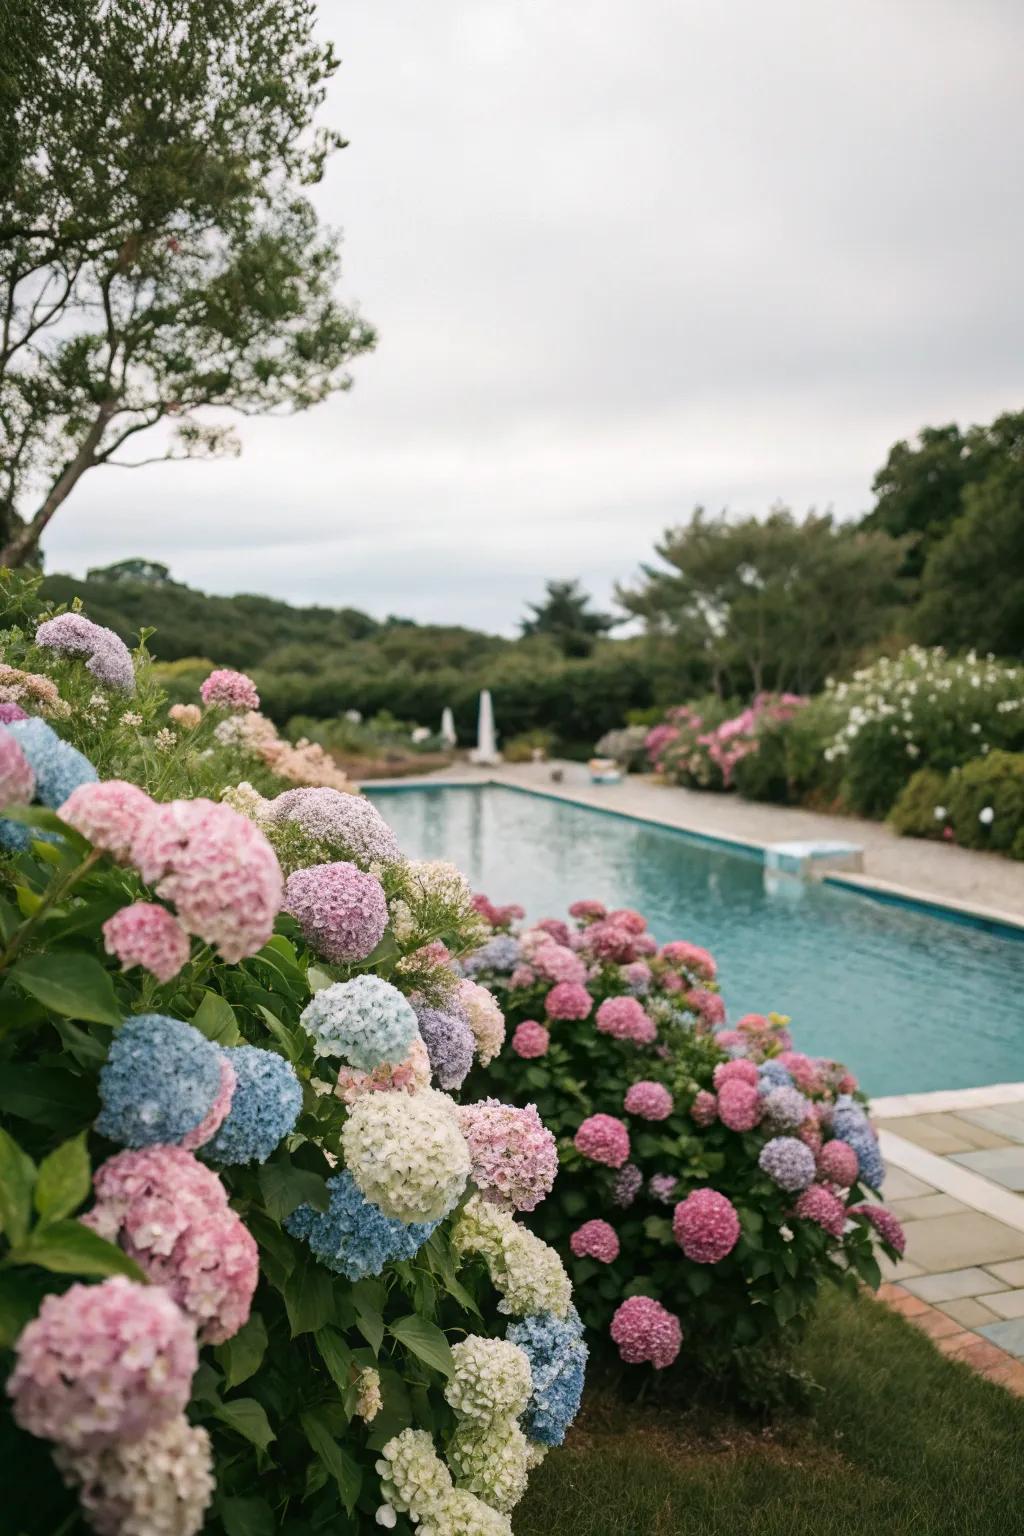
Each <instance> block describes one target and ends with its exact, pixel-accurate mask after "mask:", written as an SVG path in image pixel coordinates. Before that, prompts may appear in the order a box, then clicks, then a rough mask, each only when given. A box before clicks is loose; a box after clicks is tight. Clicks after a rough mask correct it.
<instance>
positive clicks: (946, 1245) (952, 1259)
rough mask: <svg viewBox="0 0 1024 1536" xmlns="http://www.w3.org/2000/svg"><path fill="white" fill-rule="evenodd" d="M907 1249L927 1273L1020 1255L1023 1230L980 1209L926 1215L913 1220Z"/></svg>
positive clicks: (1023, 1244) (1015, 1257) (1022, 1255)
mask: <svg viewBox="0 0 1024 1536" xmlns="http://www.w3.org/2000/svg"><path fill="white" fill-rule="evenodd" d="M907 1253H908V1255H909V1256H910V1257H912V1259H913V1261H914V1263H915V1264H920V1265H921V1267H922V1268H923V1269H926V1270H927V1271H928V1272H929V1273H930V1274H934V1273H936V1272H938V1271H940V1270H949V1269H962V1268H964V1267H965V1266H966V1265H968V1264H971V1263H974V1264H990V1263H992V1262H993V1261H998V1260H1000V1259H1020V1258H1024V1232H1017V1231H1015V1230H1014V1229H1013V1228H1012V1227H1007V1226H1004V1224H1003V1223H1002V1222H1001V1221H996V1220H995V1219H994V1218H993V1217H992V1216H985V1215H984V1214H982V1213H981V1212H980V1211H968V1213H967V1214H966V1215H965V1216H930V1217H926V1218H925V1219H924V1221H915V1222H914V1223H913V1224H912V1226H911V1239H910V1240H909V1241H908V1244H907Z"/></svg>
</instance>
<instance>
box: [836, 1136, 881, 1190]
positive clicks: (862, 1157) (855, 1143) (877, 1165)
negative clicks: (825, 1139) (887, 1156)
mask: <svg viewBox="0 0 1024 1536" xmlns="http://www.w3.org/2000/svg"><path fill="white" fill-rule="evenodd" d="M836 1134H837V1136H838V1138H839V1140H840V1141H845V1142H846V1144H847V1146H849V1147H852V1148H853V1150H854V1151H855V1152H856V1154H857V1164H858V1168H859V1173H860V1178H861V1181H862V1182H863V1183H865V1184H869V1185H870V1186H871V1188H872V1189H874V1190H880V1189H881V1187H882V1181H883V1179H884V1178H885V1163H884V1162H883V1161H882V1154H881V1152H880V1151H879V1150H878V1142H877V1141H876V1140H875V1138H874V1137H873V1136H872V1134H871V1132H870V1131H869V1130H868V1128H867V1126H866V1125H865V1126H864V1127H863V1129H859V1130H850V1131H838V1132H837V1133H836Z"/></svg>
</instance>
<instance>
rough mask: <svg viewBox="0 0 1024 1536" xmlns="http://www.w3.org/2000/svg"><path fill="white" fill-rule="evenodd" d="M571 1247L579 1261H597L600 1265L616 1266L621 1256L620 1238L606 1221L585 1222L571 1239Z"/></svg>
mask: <svg viewBox="0 0 1024 1536" xmlns="http://www.w3.org/2000/svg"><path fill="white" fill-rule="evenodd" d="M569 1247H570V1248H571V1249H572V1251H573V1253H574V1254H575V1255H576V1257H577V1258H578V1259H596V1260H597V1261H598V1263H599V1264H614V1263H615V1260H616V1259H617V1258H618V1256H619V1238H618V1234H617V1232H616V1231H615V1228H614V1227H612V1226H609V1224H608V1222H606V1221H598V1220H594V1221H585V1222H584V1223H583V1225H582V1227H577V1228H576V1230H575V1232H573V1233H572V1235H571V1236H570V1238H569Z"/></svg>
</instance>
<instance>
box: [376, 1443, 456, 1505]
mask: <svg viewBox="0 0 1024 1536" xmlns="http://www.w3.org/2000/svg"><path fill="white" fill-rule="evenodd" d="M377 1471H378V1473H379V1474H380V1491H381V1493H382V1495H383V1497H384V1499H385V1502H386V1503H387V1504H390V1505H391V1506H392V1508H394V1509H396V1510H398V1512H399V1513H400V1514H408V1515H411V1516H412V1518H413V1519H414V1520H424V1519H426V1518H427V1517H428V1516H429V1515H430V1514H431V1513H432V1512H434V1511H436V1510H437V1509H438V1508H439V1507H440V1506H441V1505H442V1504H443V1502H444V1500H445V1498H446V1496H447V1495H448V1494H450V1493H451V1491H452V1475H451V1473H450V1472H449V1471H448V1468H447V1467H446V1466H445V1464H444V1462H443V1461H442V1460H441V1458H440V1457H439V1456H438V1454H437V1451H436V1450H435V1448H434V1441H433V1439H432V1437H431V1436H430V1435H429V1434H428V1432H427V1431H426V1430H425V1429H403V1430H402V1432H401V1434H400V1435H395V1436H394V1437H393V1438H392V1439H391V1440H389V1441H388V1442H387V1444H386V1445H385V1446H384V1448H383V1449H382V1451H381V1454H380V1460H379V1461H378V1462H377Z"/></svg>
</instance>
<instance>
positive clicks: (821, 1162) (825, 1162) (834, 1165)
mask: <svg viewBox="0 0 1024 1536" xmlns="http://www.w3.org/2000/svg"><path fill="white" fill-rule="evenodd" d="M819 1136H820V1132H819ZM802 1139H803V1138H801V1140H802ZM857 1173H858V1163H857V1154H856V1152H855V1151H854V1150H853V1148H852V1147H851V1146H848V1145H847V1143H846V1142H845V1141H829V1142H826V1144H825V1146H823V1147H822V1149H821V1151H820V1152H819V1153H818V1174H819V1176H820V1177H821V1178H822V1179H824V1180H826V1181H827V1182H828V1183H829V1184H838V1185H839V1187H840V1189H849V1188H850V1187H851V1185H853V1184H855V1183H856V1181H857Z"/></svg>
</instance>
